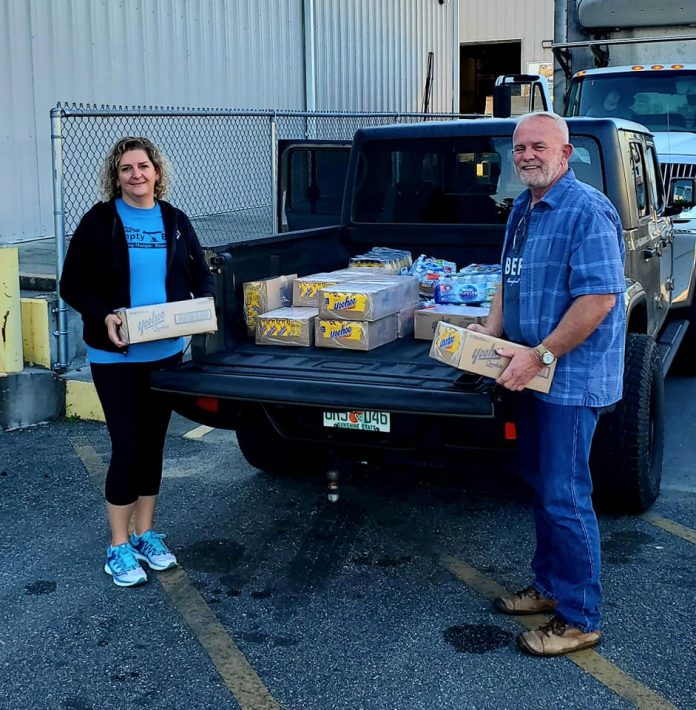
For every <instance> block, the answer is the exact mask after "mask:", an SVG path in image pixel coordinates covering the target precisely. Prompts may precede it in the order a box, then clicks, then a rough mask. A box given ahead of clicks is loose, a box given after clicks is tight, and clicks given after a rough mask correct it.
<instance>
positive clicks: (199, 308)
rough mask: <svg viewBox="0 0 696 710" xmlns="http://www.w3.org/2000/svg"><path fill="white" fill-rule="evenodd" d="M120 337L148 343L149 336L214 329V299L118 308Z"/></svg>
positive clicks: (177, 334) (173, 336)
mask: <svg viewBox="0 0 696 710" xmlns="http://www.w3.org/2000/svg"><path fill="white" fill-rule="evenodd" d="M115 313H116V315H118V317H119V318H120V319H121V325H120V327H119V329H118V332H119V337H120V338H121V340H123V342H124V343H129V344H131V345H133V344H135V343H147V342H149V341H151V340H164V339H165V338H178V337H179V336H181V335H196V334H197V333H214V332H215V331H216V330H217V318H216V317H215V301H214V299H213V298H212V297H210V296H207V297H206V298H193V299H190V300H188V301H172V302H171V303H156V304H154V305H151V306H136V307H135V308H119V309H118V310H116V311H115Z"/></svg>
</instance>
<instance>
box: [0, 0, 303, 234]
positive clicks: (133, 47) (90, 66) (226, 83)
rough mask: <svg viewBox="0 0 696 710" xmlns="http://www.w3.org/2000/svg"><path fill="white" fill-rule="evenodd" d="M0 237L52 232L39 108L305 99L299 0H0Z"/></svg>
mask: <svg viewBox="0 0 696 710" xmlns="http://www.w3.org/2000/svg"><path fill="white" fill-rule="evenodd" d="M0 57H1V58H2V60H3V61H2V70H1V71H0V96H2V98H3V102H2V109H3V110H2V111H1V112H0V150H1V151H2V155H3V159H4V163H5V165H6V166H11V168H12V169H11V170H7V169H6V170H3V171H0V195H1V197H0V242H8V241H13V240H20V239H25V238H31V237H35V236H39V235H44V234H52V233H53V219H52V188H51V176H50V171H51V158H50V155H51V153H50V123H49V111H50V109H51V108H52V107H53V106H55V105H56V103H57V102H58V101H71V102H72V101H75V102H83V103H97V104H102V103H103V104H111V105H114V104H115V105H118V104H123V105H163V106H189V107H190V106H194V107H195V106H206V107H213V106H224V107H241V108H287V109H302V108H304V71H303V66H304V57H303V49H302V2H301V0H294V1H293V2H289V1H288V0H234V2H230V1H229V0H127V1H123V2H112V1H110V0H0Z"/></svg>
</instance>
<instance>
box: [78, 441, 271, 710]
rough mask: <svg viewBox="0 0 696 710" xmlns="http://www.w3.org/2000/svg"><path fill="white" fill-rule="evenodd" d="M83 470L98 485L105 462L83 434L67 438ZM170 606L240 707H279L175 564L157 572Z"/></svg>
mask: <svg viewBox="0 0 696 710" xmlns="http://www.w3.org/2000/svg"><path fill="white" fill-rule="evenodd" d="M71 443H72V445H73V448H74V449H75V453H76V454H77V455H78V457H79V458H80V460H81V461H82V463H83V465H84V467H85V468H86V469H87V472H88V473H89V474H90V476H91V477H92V478H93V479H94V481H95V482H96V483H98V484H100V485H103V482H104V479H105V478H106V464H105V463H104V462H103V461H102V458H101V456H100V455H99V454H98V453H97V452H96V451H95V450H94V448H93V447H92V446H91V445H90V444H89V442H88V441H87V439H86V438H85V437H79V438H78V437H76V438H74V439H72V440H71ZM157 579H158V580H159V581H160V584H161V585H162V588H163V589H164V591H165V592H166V594H167V596H168V597H169V599H170V600H171V602H172V604H173V606H174V608H175V609H176V610H177V611H178V612H179V614H181V616H182V617H183V618H184V619H185V621H186V623H187V624H188V625H189V627H190V628H191V630H192V631H193V633H194V634H195V635H196V638H197V639H198V641H199V642H200V644H201V646H203V648H204V649H205V651H206V653H207V654H208V656H209V658H210V660H211V661H212V662H213V664H214V665H215V668H217V671H218V673H219V674H220V677H221V678H222V680H223V682H224V684H225V685H226V686H227V688H228V689H229V691H230V692H231V693H232V695H234V697H235V698H236V700H237V702H238V703H239V705H240V706H241V708H242V710H282V706H281V705H279V704H278V703H277V702H276V700H275V699H274V698H273V696H272V695H271V693H270V691H269V690H268V688H266V686H265V685H264V683H263V681H262V680H261V678H259V676H258V675H257V673H256V671H255V670H254V669H253V668H252V667H251V665H249V662H248V661H247V660H246V658H245V657H244V654H243V653H242V652H241V651H240V649H239V647H238V646H237V645H236V644H235V642H234V639H233V638H232V637H231V636H230V635H229V634H228V633H227V631H226V630H225V628H224V627H223V626H222V624H221V623H220V622H219V621H218V620H217V618H216V616H215V614H214V613H213V612H212V611H211V609H210V607H209V606H208V605H207V604H206V602H205V600H204V599H203V597H202V596H201V595H200V594H199V593H198V591H197V590H196V588H195V587H194V586H193V584H192V583H191V580H190V579H189V576H188V575H187V574H186V572H185V571H184V570H183V569H182V568H181V567H177V568H176V569H173V570H168V571H167V572H164V573H162V574H159V575H157Z"/></svg>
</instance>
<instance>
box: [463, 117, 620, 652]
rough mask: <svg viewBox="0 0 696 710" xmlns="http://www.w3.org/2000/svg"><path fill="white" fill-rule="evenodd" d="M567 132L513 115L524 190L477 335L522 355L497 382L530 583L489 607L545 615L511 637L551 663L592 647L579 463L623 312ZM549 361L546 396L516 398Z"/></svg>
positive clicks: (557, 120) (612, 373)
mask: <svg viewBox="0 0 696 710" xmlns="http://www.w3.org/2000/svg"><path fill="white" fill-rule="evenodd" d="M572 152H573V146H572V145H570V143H569V137H568V127H567V124H566V123H565V121H564V120H563V119H562V118H561V117H560V116H556V115H555V114H551V113H535V114H527V115H525V116H523V117H521V118H520V120H519V122H518V124H517V127H516V129H515V132H514V135H513V159H514V162H515V170H516V172H517V174H518V175H519V177H520V179H521V180H522V182H523V183H524V184H525V185H527V187H528V189H527V190H525V191H524V192H523V193H522V194H521V195H520V196H519V197H518V198H517V199H516V200H515V202H514V203H513V207H512V211H511V213H510V218H509V220H508V224H507V233H506V238H505V243H504V246H503V257H502V266H503V283H502V287H501V289H499V290H498V293H497V294H496V296H495V298H494V300H493V304H492V306H491V310H490V315H489V317H488V319H487V321H486V325H485V326H480V325H472V326H469V327H470V328H471V329H473V330H478V331H481V332H485V333H488V334H490V335H494V336H501V335H503V334H504V336H505V337H506V338H507V339H508V340H511V341H514V342H517V343H522V344H524V345H527V346H529V347H527V348H515V349H503V350H500V351H498V352H499V353H500V354H501V355H504V356H506V357H510V358H511V360H510V364H509V365H508V367H507V368H506V369H505V371H504V372H503V374H502V375H501V376H500V378H499V379H498V384H500V385H502V386H503V387H505V388H507V389H508V390H511V391H512V392H518V393H519V395H517V396H516V399H518V400H519V401H518V416H517V427H518V449H519V458H520V469H521V473H522V474H523V477H524V478H525V480H526V482H527V483H528V485H529V487H530V490H531V492H532V496H533V512H534V521H535V526H536V551H535V554H534V559H533V561H532V571H533V573H534V582H533V584H532V585H530V586H529V587H526V588H525V589H522V590H520V591H519V592H516V593H515V594H512V595H509V596H503V597H500V598H498V599H496V600H495V602H494V606H495V608H496V609H497V610H498V611H500V612H503V613H506V614H537V613H547V612H548V613H551V612H554V613H555V616H554V617H553V618H552V619H551V621H550V622H549V623H548V624H545V625H544V626H542V627H541V628H539V629H537V630H535V631H528V632H526V633H523V634H520V635H519V636H518V639H517V641H518V644H519V645H520V647H521V648H522V649H523V650H524V651H527V652H529V653H532V654H535V655H540V656H552V655H559V654H563V653H568V652H570V651H576V650H579V649H582V648H589V647H591V646H594V645H595V644H596V643H598V642H599V640H600V638H601V632H600V630H599V627H600V623H601V615H600V602H601V587H600V581H599V575H600V543H599V530H598V527H597V518H596V516H595V513H594V510H593V508H592V499H591V492H592V483H591V479H590V470H589V454H590V444H591V442H592V436H593V434H594V430H595V426H596V424H597V419H598V414H599V410H600V408H602V407H605V406H607V405H610V404H612V403H614V402H616V401H618V400H619V399H620V398H621V388H622V378H623V354H624V338H625V323H624V321H625V314H624V304H623V298H622V294H623V291H624V288H625V281H624V246H623V234H622V230H621V222H620V219H619V216H618V214H617V212H616V210H615V209H614V207H613V205H612V204H611V203H610V202H609V200H608V199H607V198H606V197H605V196H604V195H603V194H602V193H600V192H599V191H598V190H595V189H594V188H593V187H590V186H589V185H587V184H585V183H582V182H580V181H578V180H576V178H575V175H574V174H573V171H572V170H569V168H568V159H569V158H570V156H571V154H572ZM556 361H557V365H556V372H555V376H554V380H553V384H552V386H551V390H550V391H549V393H548V394H540V393H532V392H531V391H530V390H525V386H526V385H527V383H528V382H529V381H530V380H531V379H532V377H534V375H536V374H537V373H538V372H539V371H540V370H541V369H542V368H543V367H545V366H548V365H551V364H553V363H554V362H556Z"/></svg>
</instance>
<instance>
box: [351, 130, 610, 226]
mask: <svg viewBox="0 0 696 710" xmlns="http://www.w3.org/2000/svg"><path fill="white" fill-rule="evenodd" d="M571 142H572V143H573V145H574V146H575V151H574V153H573V155H572V156H571V161H570V165H571V167H573V168H574V169H575V172H576V175H577V177H578V179H580V180H584V181H585V182H588V183H590V184H592V185H594V186H595V187H597V188H598V189H600V190H601V189H602V183H603V180H602V169H601V163H600V158H599V151H598V148H597V145H596V143H595V142H594V141H593V140H592V139H590V138H585V137H581V136H575V137H573V138H572V141H571ZM355 180H356V181H355V190H354V192H355V199H354V202H353V215H352V219H353V221H354V222H368V223H382V222H383V223H392V224H393V223H396V224H409V223H424V224H505V222H506V221H507V217H508V214H509V213H510V208H511V206H512V202H513V200H514V199H515V198H516V197H517V195H519V194H520V193H521V192H522V190H523V189H524V185H523V184H522V183H521V182H520V180H519V178H518V177H517V175H516V173H515V170H514V167H513V162H512V139H511V137H507V136H506V137H499V136H491V137H481V136H476V137H458V138H442V139H441V140H440V139H432V138H428V140H427V142H426V141H422V140H416V139H413V140H404V139H398V140H394V141H382V140H380V141H368V142H366V143H364V144H363V145H362V147H361V152H360V155H359V160H358V166H357V171H356V179H355Z"/></svg>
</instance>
